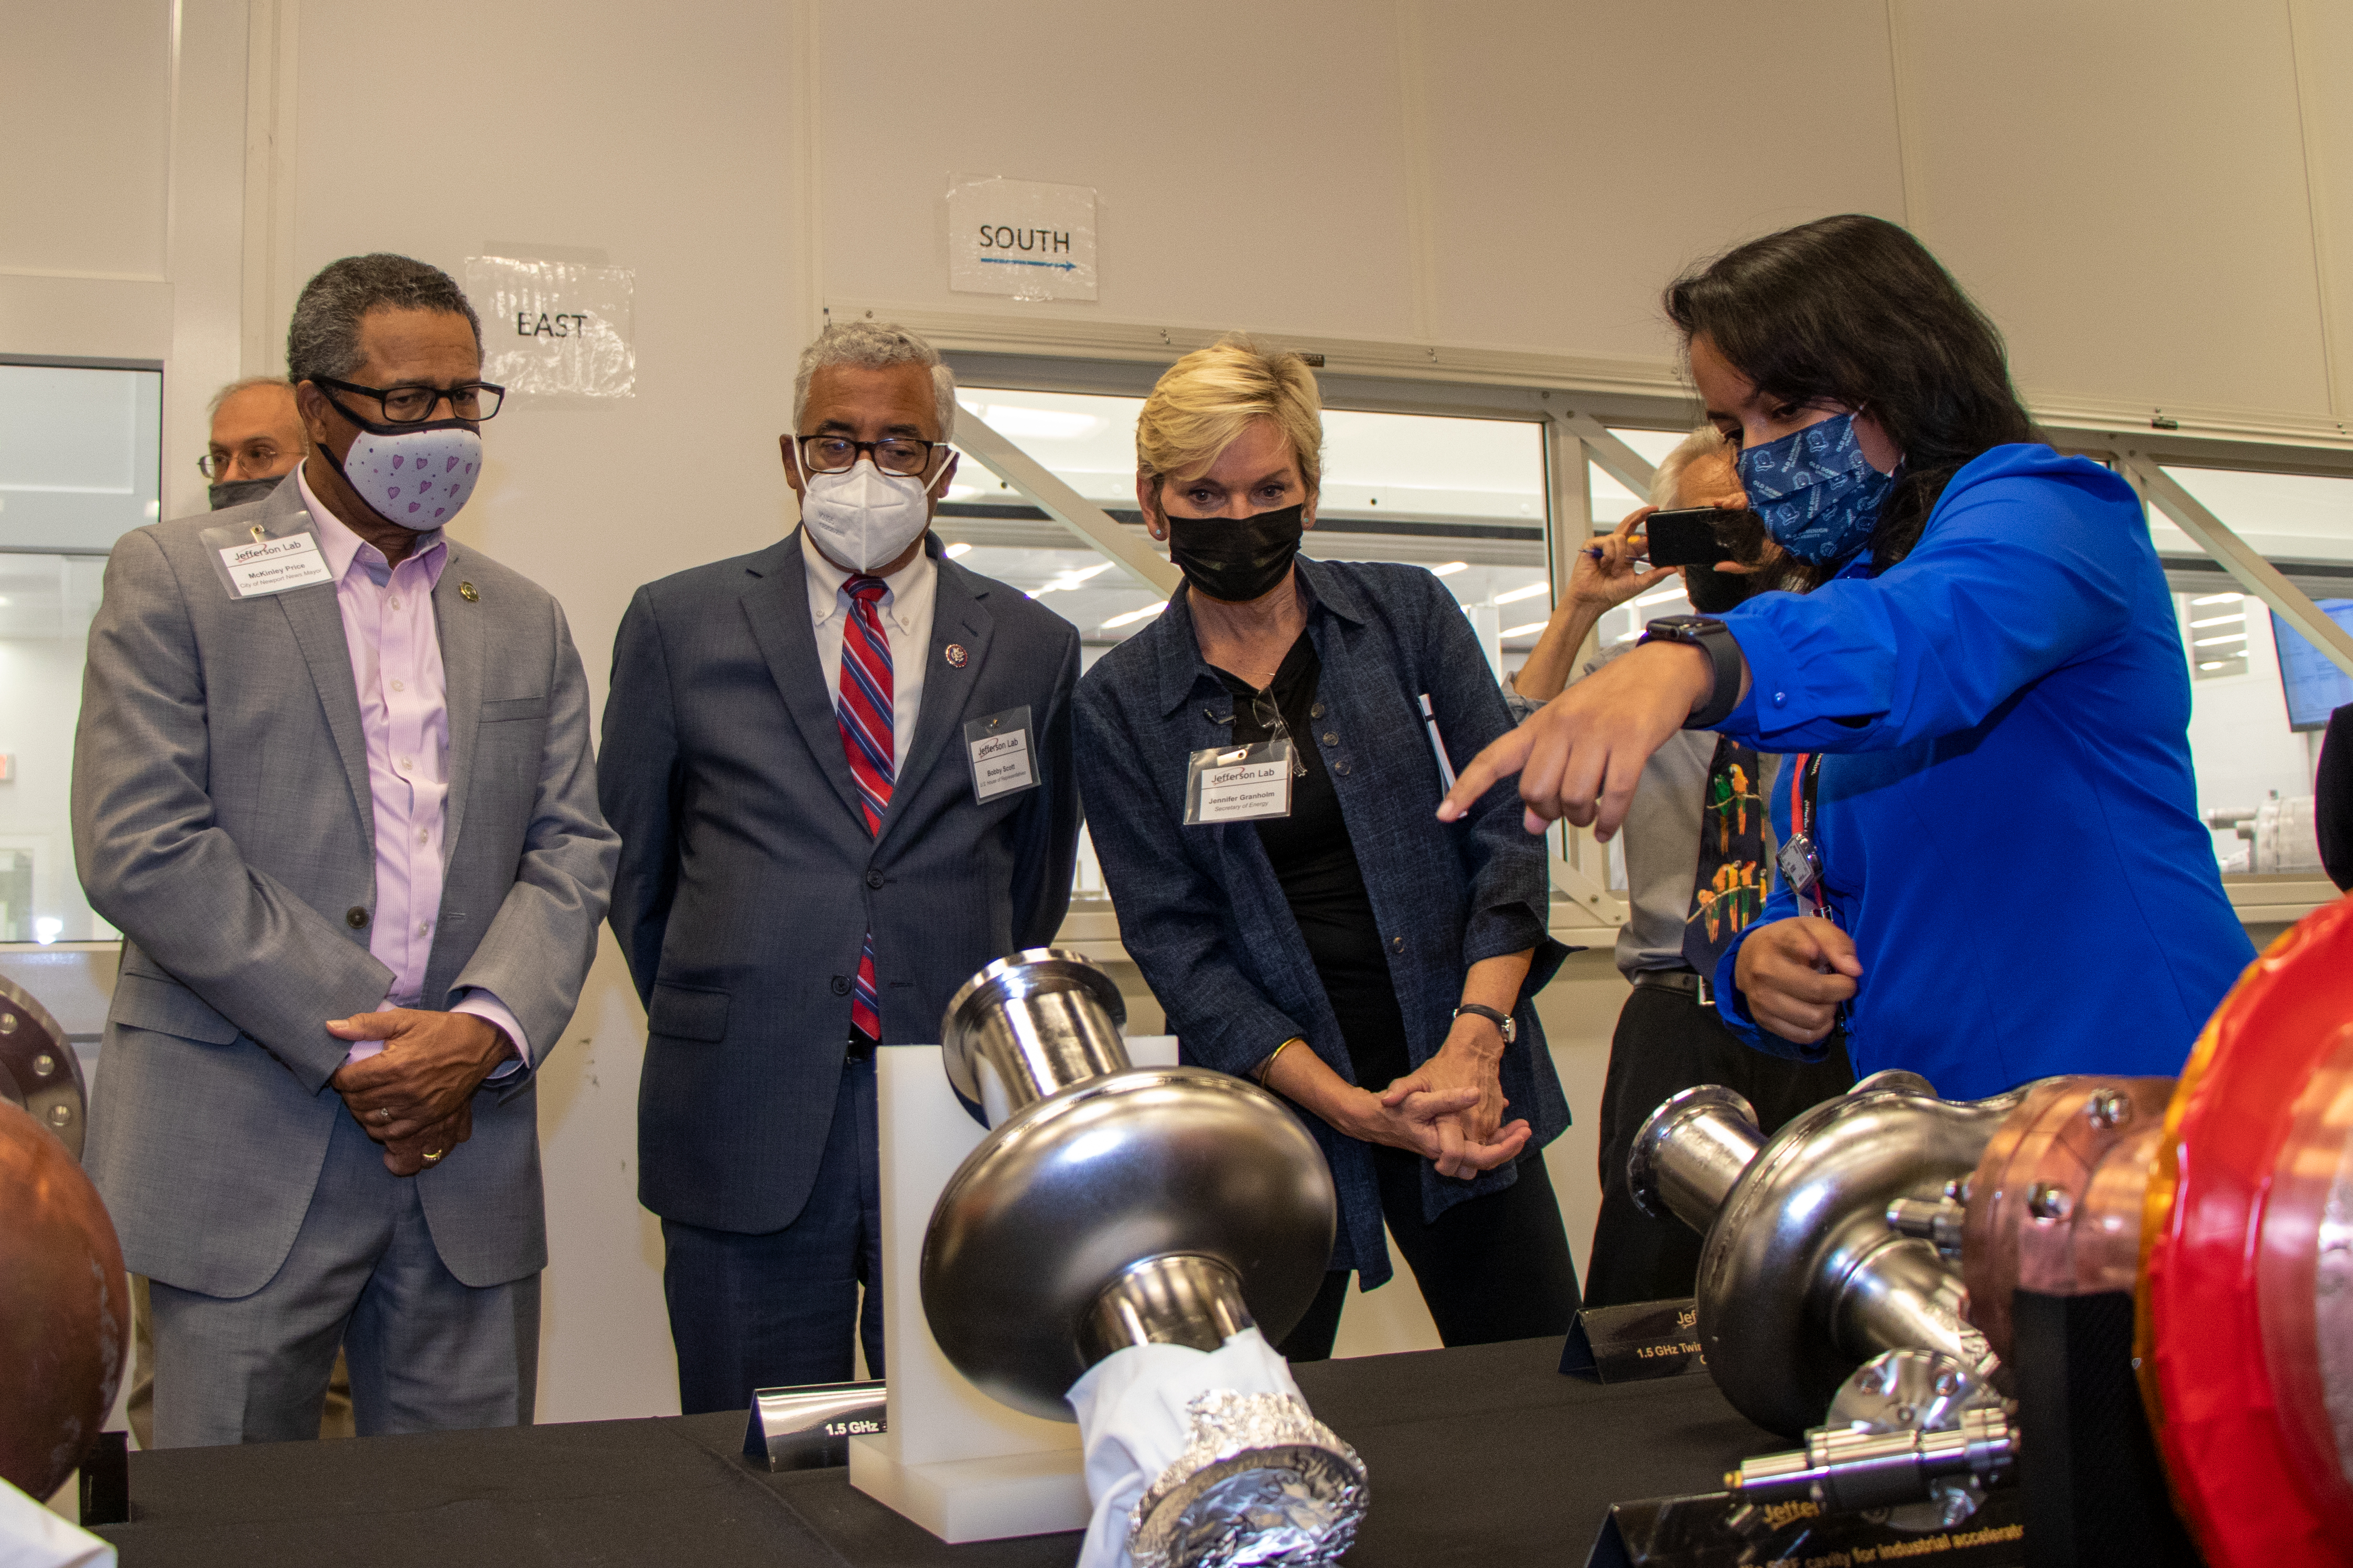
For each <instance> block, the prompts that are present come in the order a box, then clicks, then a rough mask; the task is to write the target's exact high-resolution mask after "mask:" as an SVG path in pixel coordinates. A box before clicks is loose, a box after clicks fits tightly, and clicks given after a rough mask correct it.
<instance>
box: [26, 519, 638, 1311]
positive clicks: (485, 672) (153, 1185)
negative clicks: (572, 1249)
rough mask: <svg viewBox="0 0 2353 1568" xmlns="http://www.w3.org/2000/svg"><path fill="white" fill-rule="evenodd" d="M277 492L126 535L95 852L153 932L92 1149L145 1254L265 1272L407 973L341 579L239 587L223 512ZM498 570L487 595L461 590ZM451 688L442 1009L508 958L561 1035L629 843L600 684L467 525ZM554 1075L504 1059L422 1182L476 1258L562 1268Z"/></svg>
mask: <svg viewBox="0 0 2353 1568" xmlns="http://www.w3.org/2000/svg"><path fill="white" fill-rule="evenodd" d="M301 504H302V503H301V492H300V491H299V490H298V489H297V488H296V486H295V484H294V480H293V479H292V478H291V477H289V478H288V479H287V480H286V482H285V483H284V484H282V485H280V487H279V488H278V489H276V490H274V491H272V492H271V493H270V494H269V495H268V496H267V497H265V498H263V499H262V500H259V501H253V502H250V503H248V504H247V505H245V506H240V507H232V508H229V509H227V510H222V511H217V512H213V513H209V514H207V515H206V516H202V517H194V518H183V519H181V520H179V521H173V522H164V523H156V524H151V525H149V526H148V527H145V528H142V529H137V530H134V531H132V532H130V533H127V534H125V535H123V536H122V538H121V541H120V542H117V543H116V545H115V547H114V553H113V555H112V557H111V559H110V560H109V561H108V563H107V567H106V591H105V597H104V600H103V601H102V602H101V604H100V606H99V611H98V616H97V619H96V620H95V621H93V622H92V623H91V625H90V658H89V663H88V666H87V668H86V670H85V673H84V675H83V679H82V703H81V722H80V726H79V730H78V731H77V732H76V735H75V740H74V776H73V830H74V852H75V857H76V860H77V863H78V865H79V869H80V872H81V879H82V886H83V888H84V889H86V890H87V891H88V893H89V895H90V905H91V907H92V908H94V909H96V910H98V911H99V912H100V914H102V915H104V916H105V917H106V918H107V919H108V920H109V921H112V922H113V923H114V924H115V925H116V926H118V927H120V928H121V931H122V933H123V936H124V938H125V941H124V942H123V949H122V970H121V979H120V980H119V981H118V982H117V983H116V985H115V990H114V1003H113V1006H112V1009H111V1011H110V1012H109V1014H108V1016H107V1028H106V1043H105V1047H104V1055H103V1059H102V1062H101V1065H100V1069H99V1073H98V1086H97V1093H96V1100H95V1103H94V1104H93V1106H92V1109H91V1115H90V1150H89V1152H88V1156H87V1159H88V1163H89V1165H90V1171H91V1173H92V1174H93V1175H94V1176H95V1177H96V1179H97V1182H98V1185H99V1190H100V1193H102V1194H104V1195H105V1198H106V1202H107V1207H108V1209H109V1210H110V1211H111V1214H112V1215H113V1218H114V1224H115V1227H116V1229H117V1230H118V1231H119V1232H121V1237H122V1251H123V1257H124V1259H125V1261H126V1262H127V1263H129V1265H130V1267H131V1268H132V1270H133V1271H135V1272H138V1273H142V1274H145V1275H149V1276H151V1277H153V1278H154V1279H161V1280H163V1281H164V1283H166V1284H169V1285H174V1286H177V1287H179V1288H181V1289H188V1290H197V1291H201V1292H203V1293H205V1294H206V1295H212V1296H241V1295H245V1294H247V1293H248V1292H250V1291H253V1290H256V1289H259V1288H260V1287H261V1286H262V1285H264V1284H266V1283H267V1282H268V1281H269V1278H270V1277H271V1276H272V1275H273V1274H275V1273H276V1272H277V1271H278V1268H279V1266H280V1264H281V1263H283V1262H284V1261H285V1259H286V1255H287V1252H288V1250H289V1249H290V1247H292V1246H293V1243H294V1237H295V1233H296V1232H297V1231H298V1230H299V1229H300V1228H301V1225H302V1218H303V1215H304V1214H305V1212H306V1211H307V1210H308V1208H309V1207H310V1203H311V1193H312V1190H313V1189H314V1188H315V1186H316V1185H317V1183H318V1176H319V1172H320V1169H321V1166H322V1162H323V1160H324V1158H325V1154H326V1149H327V1138H328V1135H329V1133H330V1132H332V1131H333V1128H334V1124H335V1118H337V1117H339V1116H343V1115H347V1114H349V1112H347V1111H346V1110H344V1109H343V1100H342V1099H341V1098H340V1097H339V1096H337V1094H336V1093H335V1091H334V1090H333V1089H331V1088H329V1087H327V1080H328V1079H329V1078H330V1077H331V1076H332V1074H333V1073H334V1072H335V1070H336V1069H337V1068H340V1067H341V1066H342V1065H343V1056H344V1052H345V1051H346V1049H347V1048H348V1047H346V1046H345V1045H344V1044H343V1042H342V1041H340V1040H338V1039H336V1038H335V1037H333V1036H332V1035H330V1034H328V1033H327V1031H326V1029H325V1028H324V1027H323V1024H324V1021H325V1020H327V1019H329V1018H338V1017H343V1016H347V1015H349V1014H353V1013H363V1012H367V1011H369V1010H371V1009H373V1008H375V1006H377V1005H379V1004H381V1003H382V1002H383V1001H384V999H385V989H386V987H387V986H388V985H389V984H390V983H391V978H392V975H391V971H389V970H388V969H386V968H385V966H384V965H383V964H382V963H378V962H377V961H376V959H375V957H374V956H372V955H371V954H370V953H369V952H368V931H367V929H366V927H367V921H368V919H369V917H370V915H371V913H372V911H373V909H374V906H375V814H374V808H373V805H372V799H371V791H370V788H369V784H368V774H367V756H366V749H365V743H364V739H363V737H362V734H361V731H360V709H359V694H358V690H357V688H356V687H355V686H354V684H353V679H352V666H351V656H350V653H349V651H348V650H347V648H346V647H345V644H344V640H343V616H342V613H341V611H340V610H339V609H338V608H337V605H336V601H335V589H334V585H333V584H326V583H322V584H314V585H312V586H310V587H304V588H296V589H294V590H292V591H290V592H289V593H284V594H280V595H275V596H272V597H267V598H254V599H244V600H232V599H231V598H230V597H229V596H228V591H227V589H226V588H225V587H223V586H222V584H221V582H220V579H219V577H218V576H217V574H216V573H215V571H214V569H213V566H212V563H210V562H209V561H208V560H206V557H205V547H204V545H203V543H202V542H201V541H200V540H199V539H198V537H197V535H198V533H199V532H200V531H202V530H203V529H205V528H206V527H209V526H211V525H212V524H215V523H220V522H231V523H234V522H240V521H254V520H257V519H273V518H279V517H283V516H286V515H288V514H290V513H294V512H299V511H300V510H301ZM459 584H471V585H472V586H473V588H474V590H475V594H476V596H475V597H474V598H471V599H469V598H467V597H464V596H463V595H460V593H459ZM433 607H434V614H435V619H436V621H437V623H438V628H439V633H440V640H441V659H442V665H443V668H444V670H445V672H446V675H447V680H448V712H449V754H448V779H449V793H448V805H447V808H446V809H447V811H448V821H447V823H446V824H445V829H444V836H443V842H444V845H445V850H444V853H445V855H446V856H447V864H446V866H445V868H444V878H445V879H444V883H443V889H442V896H441V909H440V919H439V925H438V931H437V933H436V935H435V937H434V942H433V952H432V957H431V960H430V963H429V965H428V967H427V973H426V981H425V995H426V1000H425V1005H427V1006H428V1007H446V1006H448V1005H449V1003H450V1001H451V1000H453V999H454V995H453V994H454V993H456V992H458V991H460V990H462V989H464V988H466V987H469V986H482V987H485V988H487V989H488V990H490V991H491V992H492V993H494V994H496V995H497V996H498V998H499V1000H500V1001H501V1002H503V1003H505V1004H506V1005H507V1006H508V1007H509V1008H511V1009H512V1011H513V1013H514V1015H515V1018H516V1020H517V1021H518V1022H519V1023H520V1024H521V1025H522V1027H523V1029H524V1031H525V1033H527V1034H528V1035H529V1036H530V1038H531V1047H532V1049H533V1052H534V1053H536V1054H537V1055H538V1056H539V1057H540V1058H541V1059H544V1058H545V1054H546V1053H547V1052H548V1051H549V1050H550V1049H552V1048H553V1047H554V1045H555V1044H556V1042H557V1040H558V1039H559V1038H560V1037H561V1036H562V1033H563V1030H564V1028H565V1026H566V1024H568V1023H569V1021H570V1019H571V1016H572V1010H573V1007H574V1005H575V1003H576V1002H577V1001H578V999H579V994H580V984H581V982H582V980H583V979H584V978H585V976H586V973H587V969H588V963H589V960H590V959H591V958H592V957H593V956H594V955H595V952H596V922H597V921H599V920H600V919H601V918H602V917H603V915H604V912H605V905H606V900H607V892H608V890H609V889H610V886H611V881H612V868H613V858H614V854H615V849H616V840H615V838H614V836H613V834H612V832H611V830H609V829H608V828H607V827H606V826H605V822H604V818H603V817H602V816H599V815H598V813H597V809H596V778H595V773H594V763H593V761H592V759H591V756H590V754H589V749H588V692H587V682H586V679H585V678H584V676H583V674H582V672H581V668H580V656H579V655H578V654H577V653H575V651H574V649H573V647H572V637H571V633H570V632H569V631H568V630H567V629H566V627H565V621H564V612H563V610H562V608H561V607H560V606H558V605H557V604H556V602H555V601H554V598H552V597H551V596H550V595H548V594H547V593H546V592H545V591H544V590H543V589H541V588H539V587H538V586H536V585H535V584H532V583H531V582H530V581H528V580H527V579H525V578H523V577H522V576H519V575H518V574H515V573H513V572H511V571H509V570H508V569H507V568H505V567H503V566H501V565H500V564H498V563H496V562H494V561H491V559H489V558H488V557H487V556H484V555H481V554H480V553H478V552H474V551H472V550H470V549H469V548H467V547H466V546H464V545H462V544H460V543H459V542H457V541H456V540H451V541H450V542H449V555H448V562H447V563H446V564H445V566H444V569H443V571H442V573H441V578H440V582H439V584H438V586H437V587H436V589H435V591H434V595H433ZM535 1100H536V1096H535V1095H534V1093H533V1074H532V1072H531V1071H530V1070H528V1069H526V1070H524V1071H522V1072H520V1073H516V1074H512V1075H510V1076H509V1077H508V1078H507V1079H503V1080H501V1081H500V1082H498V1083H495V1084H485V1085H484V1086H483V1087H482V1088H481V1089H480V1090H479V1091H478V1092H477V1093H476V1095H475V1098H474V1107H473V1110H474V1134H473V1138H472V1140H471V1141H470V1142H467V1143H464V1144H462V1145H460V1146H459V1148H458V1149H456V1150H455V1151H453V1152H451V1153H450V1155H449V1157H448V1159H446V1160H445V1161H443V1162H442V1163H440V1164H438V1165H437V1166H435V1167H433V1168H431V1169H429V1170H427V1171H426V1172H425V1173H422V1174H420V1175H419V1176H417V1178H416V1180H417V1186H418V1192H419V1194H420V1196H421V1198H422V1200H423V1203H424V1207H425V1215H426V1219H427V1224H428V1225H429V1226H431V1228H432V1232H433V1239H434V1243H435V1245H436V1246H437V1247H438V1248H439V1250H440V1254H441V1258H442V1260H443V1261H444V1262H445V1263H447V1264H448V1267H449V1270H450V1272H451V1273H453V1274H455V1275H456V1276H457V1277H458V1278H459V1279H461V1280H463V1281H464V1282H465V1283H467V1284H469V1285H475V1286H481V1285H495V1284H500V1283H503V1282H504V1281H507V1280H511V1279H521V1278H522V1277H524V1276H526V1275H528V1274H531V1273H533V1271H535V1270H537V1269H539V1268H543V1267H544V1266H545V1264H546V1261H547V1236H546V1225H545V1219H544V1215H543V1208H542V1201H541V1194H540V1174H539V1135H538V1125H537V1121H536V1117H537V1107H536V1105H535V1103H534V1101H535Z"/></svg>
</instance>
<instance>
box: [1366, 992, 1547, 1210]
mask: <svg viewBox="0 0 2353 1568" xmlns="http://www.w3.org/2000/svg"><path fill="white" fill-rule="evenodd" d="M1503 1058H1504V1040H1503V1037H1502V1035H1500V1034H1499V1033H1497V1032H1496V1029H1495V1026H1494V1025H1493V1023H1491V1022H1489V1021H1488V1020H1486V1019H1484V1018H1481V1017H1479V1016H1476V1015H1470V1014H1466V1015H1464V1016H1461V1017H1459V1018H1457V1019H1455V1020H1454V1026H1453V1028H1452V1029H1451V1030H1449V1031H1448V1032H1447V1036H1446V1043H1445V1044H1444V1045H1442V1046H1440V1047H1439V1048H1438V1052H1437V1054H1436V1055H1434V1056H1432V1057H1431V1058H1430V1059H1429V1060H1428V1061H1426V1062H1424V1063H1422V1064H1421V1066H1419V1067H1418V1068H1415V1069H1414V1070H1413V1071H1411V1072H1409V1073H1408V1074H1406V1075H1405V1077H1403V1078H1401V1079H1397V1080H1396V1081H1395V1082H1393V1083H1391V1084H1390V1085H1389V1086H1388V1089H1384V1090H1382V1091H1381V1092H1380V1093H1379V1094H1374V1093H1372V1092H1371V1091H1370V1090H1360V1091H1359V1093H1360V1095H1361V1099H1360V1100H1357V1101H1356V1103H1355V1105H1354V1106H1353V1108H1352V1109H1353V1110H1354V1117H1353V1120H1354V1121H1355V1122H1356V1125H1355V1126H1353V1127H1347V1128H1344V1129H1343V1131H1347V1132H1349V1133H1351V1134H1352V1135H1354V1136H1355V1137H1357V1138H1361V1139H1363V1140H1364V1141H1365V1142H1368V1143H1386V1144H1388V1145H1389V1146H1390V1147H1392V1148H1398V1149H1407V1150H1410V1151H1412V1152H1414V1153H1417V1154H1419V1155H1420V1156H1421V1157H1422V1158H1423V1159H1425V1160H1430V1161H1431V1162H1434V1163H1436V1165H1437V1167H1438V1173H1439V1174H1440V1175H1441V1176H1454V1177H1459V1178H1461V1179H1462V1180H1465V1181H1467V1180H1470V1179H1471V1178H1472V1177H1474V1176H1477V1175H1478V1174H1479V1173H1481V1172H1482V1171H1492V1170H1493V1169H1494V1168H1495V1167H1496V1166H1498V1165H1503V1164H1507V1163H1510V1162H1512V1161H1514V1160H1516V1159H1518V1158H1519V1157H1520V1153H1521V1152H1522V1151H1523V1150H1525V1148H1526V1147H1527V1143H1528V1137H1529V1129H1528V1124H1527V1122H1526V1121H1514V1122H1512V1123H1511V1124H1510V1125H1509V1126H1504V1125H1503V1121H1504V1110H1505V1109H1506V1108H1507V1107H1508V1106H1509V1105H1510V1104H1511V1101H1509V1100H1505V1099H1504V1089H1503V1084H1502V1082H1501V1080H1500V1079H1498V1077H1497V1076H1496V1069H1497V1067H1498V1065H1499V1064H1500V1063H1501V1062H1502V1060H1503Z"/></svg>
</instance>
